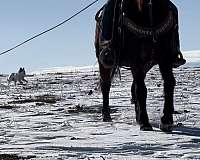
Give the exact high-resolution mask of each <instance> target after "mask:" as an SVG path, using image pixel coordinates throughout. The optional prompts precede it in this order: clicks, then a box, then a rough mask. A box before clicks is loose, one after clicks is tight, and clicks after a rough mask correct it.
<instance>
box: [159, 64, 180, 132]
mask: <svg viewBox="0 0 200 160" xmlns="http://www.w3.org/2000/svg"><path fill="white" fill-rule="evenodd" d="M159 67H160V72H161V74H162V77H163V80H164V100H165V102H164V110H163V116H162V117H161V125H160V129H161V130H163V131H165V132H171V131H172V129H173V112H174V102H173V101H174V100H173V97H174V86H175V83H176V82H175V78H174V75H173V72H172V67H171V66H169V65H167V64H163V65H159Z"/></svg>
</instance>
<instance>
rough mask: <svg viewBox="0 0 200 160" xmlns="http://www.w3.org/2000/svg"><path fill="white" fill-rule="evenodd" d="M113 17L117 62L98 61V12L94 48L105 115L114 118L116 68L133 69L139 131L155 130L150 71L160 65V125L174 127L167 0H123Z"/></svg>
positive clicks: (170, 22) (171, 18)
mask: <svg viewBox="0 0 200 160" xmlns="http://www.w3.org/2000/svg"><path fill="white" fill-rule="evenodd" d="M116 6H117V7H118V8H117V9H115V10H118V12H116V15H117V16H116V17H115V20H114V22H113V23H114V24H113V25H114V26H115V27H114V29H113V33H114V34H113V35H114V37H113V49H112V52H113V54H114V55H115V57H116V59H115V64H114V65H113V66H112V67H110V68H108V67H106V66H104V65H103V64H101V62H100V61H99V54H100V51H101V49H102V48H101V45H100V39H101V17H102V14H101V13H102V12H100V11H99V12H97V14H96V29H95V50H96V58H97V60H98V64H99V72H100V87H101V92H102V97H103V107H102V118H103V121H104V122H110V121H112V118H111V115H110V107H109V92H110V87H111V82H112V78H113V77H114V76H113V75H114V73H115V72H116V69H117V68H121V67H126V68H128V69H130V71H131V73H132V77H133V82H132V86H131V95H132V99H133V102H134V104H135V113H136V122H137V123H138V124H139V127H140V130H142V131H152V130H153V127H152V125H151V124H150V122H149V117H148V114H147V110H146V105H147V104H146V99H147V88H146V85H145V77H146V74H147V72H148V71H149V70H150V69H151V68H152V67H153V66H154V65H158V66H159V70H160V73H161V75H162V79H163V82H164V85H163V86H164V109H163V115H162V116H161V122H160V124H159V126H160V129H161V131H164V132H171V131H172V130H173V113H174V103H173V99H174V87H175V83H176V81H175V78H174V75H173V69H172V62H171V60H172V49H171V47H170V44H171V39H172V36H173V29H174V28H175V17H174V14H173V12H172V10H171V8H170V7H169V5H168V0H121V1H120V3H119V4H117V5H116Z"/></svg>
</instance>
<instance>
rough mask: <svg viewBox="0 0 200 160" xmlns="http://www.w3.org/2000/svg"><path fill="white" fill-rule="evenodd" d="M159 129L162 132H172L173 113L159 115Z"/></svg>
mask: <svg viewBox="0 0 200 160" xmlns="http://www.w3.org/2000/svg"><path fill="white" fill-rule="evenodd" d="M159 128H160V130H161V131H163V132H172V131H173V115H172V114H169V115H166V114H164V115H163V116H162V117H161V123H160V127H159Z"/></svg>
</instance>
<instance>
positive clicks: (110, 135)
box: [0, 51, 200, 160]
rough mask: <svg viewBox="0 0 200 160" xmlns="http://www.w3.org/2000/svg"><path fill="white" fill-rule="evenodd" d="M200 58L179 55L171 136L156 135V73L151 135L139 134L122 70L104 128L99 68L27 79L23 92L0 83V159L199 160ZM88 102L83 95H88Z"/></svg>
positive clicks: (151, 78)
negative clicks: (181, 59) (182, 62)
mask: <svg viewBox="0 0 200 160" xmlns="http://www.w3.org/2000/svg"><path fill="white" fill-rule="evenodd" d="M199 53H200V51H190V52H184V57H186V59H187V62H188V63H187V64H186V65H184V66H183V67H180V68H178V69H174V75H175V77H176V81H177V85H176V88H175V98H174V102H175V109H176V111H177V114H175V115H174V119H175V125H177V126H178V127H176V128H175V129H174V131H173V132H172V133H170V134H166V133H163V132H161V131H160V129H159V123H160V116H161V114H162V109H163V85H162V83H163V82H162V78H161V76H160V73H159V69H158V67H157V66H155V67H154V68H153V69H152V70H151V71H150V72H149V73H148V74H147V77H146V81H145V82H146V85H147V89H148V98H147V110H148V114H149V118H150V121H151V123H152V125H153V128H154V131H152V132H144V131H140V130H139V127H138V125H137V124H136V122H135V113H134V105H133V104H131V102H130V98H131V94H130V86H131V83H132V77H131V73H130V72H129V71H127V70H122V71H121V74H122V77H121V78H122V79H121V81H120V80H119V79H118V78H116V79H115V81H114V82H113V85H112V88H111V92H110V105H111V111H112V114H111V116H112V118H113V122H102V119H101V106H102V96H101V93H100V92H99V91H98V90H94V88H95V87H96V86H97V85H98V81H99V73H98V67H97V66H85V67H61V68H59V67H57V68H51V69H45V70H41V71H36V72H33V73H29V76H28V77H26V79H27V80H28V81H29V82H28V84H27V85H17V86H16V87H15V86H14V85H13V84H12V85H10V86H8V85H7V82H6V76H1V77H0V82H1V92H0V99H1V101H0V157H1V155H3V154H6V155H7V156H8V155H17V156H18V157H25V158H27V159H37V160H38V159H41V160H49V159H50V160H51V159H52V160H54V159H69V160H76V159H83V160H103V159H105V160H107V159H112V160H119V159H126V160H129V159H130V160H132V159H144V160H145V159H152V160H153V159H200V152H199V150H200V122H199V118H200V113H199V105H200V102H199V94H200V87H199V86H200V74H199V72H200V68H199V60H200V54H199ZM90 92H91V93H92V94H88V93H90Z"/></svg>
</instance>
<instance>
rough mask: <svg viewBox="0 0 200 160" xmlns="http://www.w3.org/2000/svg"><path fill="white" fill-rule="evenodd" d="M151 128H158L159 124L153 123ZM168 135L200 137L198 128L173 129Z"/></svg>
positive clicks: (183, 127) (182, 127) (181, 127)
mask: <svg viewBox="0 0 200 160" xmlns="http://www.w3.org/2000/svg"><path fill="white" fill-rule="evenodd" d="M152 126H153V127H155V128H159V124H156V123H153V124H152ZM169 134H173V135H186V136H193V137H200V128H196V127H189V126H180V127H176V128H174V130H173V132H171V133H169Z"/></svg>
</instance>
